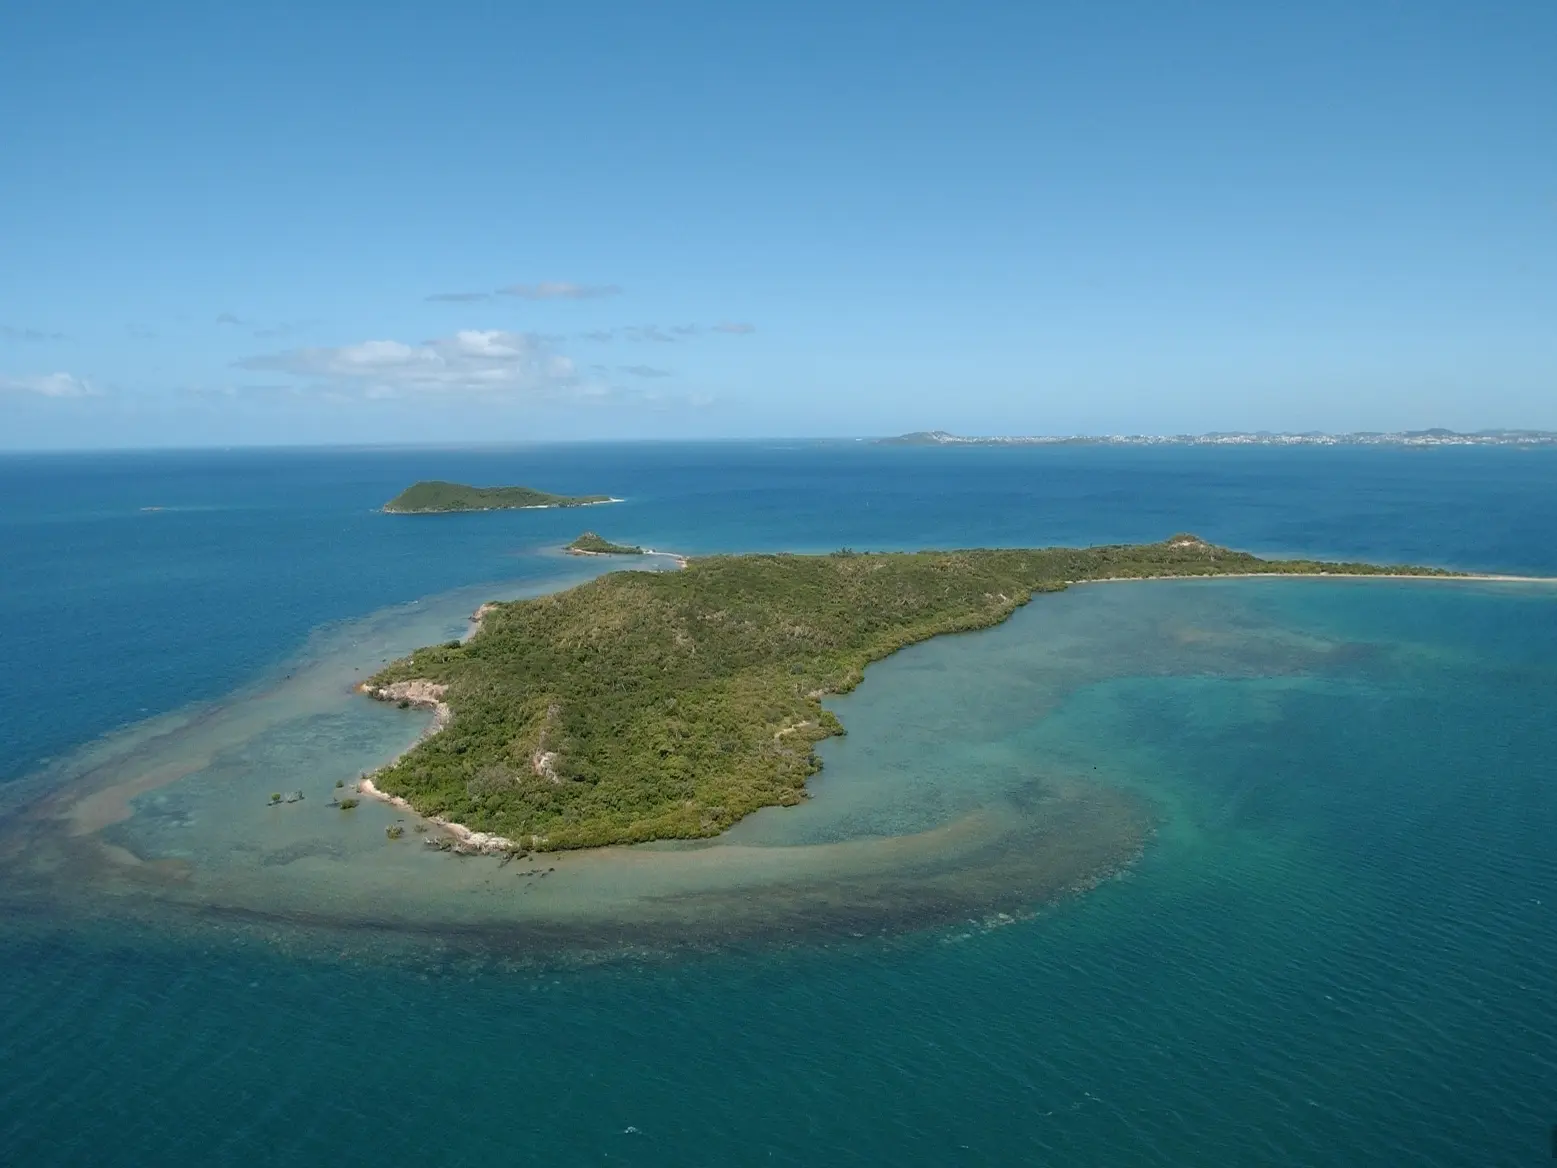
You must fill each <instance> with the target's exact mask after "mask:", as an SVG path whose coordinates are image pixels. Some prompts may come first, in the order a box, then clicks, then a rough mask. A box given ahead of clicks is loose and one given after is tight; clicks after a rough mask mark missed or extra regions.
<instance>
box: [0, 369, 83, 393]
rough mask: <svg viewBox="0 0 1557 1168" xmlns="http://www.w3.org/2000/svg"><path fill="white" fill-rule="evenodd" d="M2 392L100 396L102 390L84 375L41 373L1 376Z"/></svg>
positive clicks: (0, 391)
mask: <svg viewBox="0 0 1557 1168" xmlns="http://www.w3.org/2000/svg"><path fill="white" fill-rule="evenodd" d="M0 393H36V394H39V395H40V396H42V397H98V396H100V395H101V393H102V391H101V390H100V389H98V388H97V387H96V386H94V385H93V384H92V383H91V382H90V381H88V380H86V379H85V378H83V377H75V376H72V375H71V374H69V373H40V374H37V375H36V376H33V377H0Z"/></svg>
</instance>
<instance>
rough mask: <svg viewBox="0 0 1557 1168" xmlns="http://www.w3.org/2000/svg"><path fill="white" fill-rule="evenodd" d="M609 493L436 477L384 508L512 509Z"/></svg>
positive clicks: (585, 501)
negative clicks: (556, 490) (482, 483)
mask: <svg viewBox="0 0 1557 1168" xmlns="http://www.w3.org/2000/svg"><path fill="white" fill-rule="evenodd" d="M615 501H616V500H614V499H612V498H611V496H610V495H553V494H550V493H548V492H546V491H537V490H535V489H534V488H533V487H471V486H466V485H465V484H464V483H446V482H441V481H439V480H437V479H429V480H426V481H424V482H420V483H414V484H413V485H411V486H409V487H407V488H406V489H405V490H403V491H401V492H400V493H399V494H398V495H396V496H395V497H394V498H393V499H391V500H390V501H389V502H387V503H385V504H384V510H385V511H389V512H391V513H393V514H396V515H418V514H428V513H435V512H440V511H515V510H521V509H524V508H529V507H588V506H591V505H593V504H595V503H614V502H615Z"/></svg>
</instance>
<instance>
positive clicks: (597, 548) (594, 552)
mask: <svg viewBox="0 0 1557 1168" xmlns="http://www.w3.org/2000/svg"><path fill="white" fill-rule="evenodd" d="M566 550H568V551H570V552H572V553H573V554H574V555H576V556H641V555H643V549H642V548H641V547H637V546H636V545H632V544H625V543H612V542H611V541H610V540H608V539H606V538H604V537H603V536H599V535H596V534H595V533H594V532H593V531H586V532H585V533H584V534H583V535H581V536H579V537H578V538H577V539H575V540H574V541H573V542H572V543H570V544H569V545H568V546H567V549H566Z"/></svg>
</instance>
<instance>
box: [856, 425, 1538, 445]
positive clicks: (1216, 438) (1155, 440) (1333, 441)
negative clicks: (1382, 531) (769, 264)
mask: <svg viewBox="0 0 1557 1168" xmlns="http://www.w3.org/2000/svg"><path fill="white" fill-rule="evenodd" d="M876 445H877V446H1409V447H1424V446H1516V447H1532V446H1557V431H1553V430H1477V431H1475V432H1474V433H1469V434H1467V433H1461V432H1460V431H1457V430H1445V429H1441V428H1434V429H1430V430H1397V431H1382V430H1380V431H1374V430H1359V431H1355V432H1352V433H1347V434H1327V433H1321V432H1318V431H1305V432H1303V433H1297V434H1293V433H1273V432H1270V431H1266V430H1254V431H1243V430H1228V431H1217V432H1213V433H1209V434H1073V435H1045V434H1029V435H993V436H987V437H966V436H963V435H960V434H951V433H948V432H947V431H945V430H916V431H915V432H913V433H912V434H899V435H897V436H896V437H892V438H878V439H876Z"/></svg>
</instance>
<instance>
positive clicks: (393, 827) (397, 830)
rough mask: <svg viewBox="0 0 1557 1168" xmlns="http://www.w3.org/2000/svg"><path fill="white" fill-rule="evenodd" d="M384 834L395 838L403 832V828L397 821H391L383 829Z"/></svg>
mask: <svg viewBox="0 0 1557 1168" xmlns="http://www.w3.org/2000/svg"><path fill="white" fill-rule="evenodd" d="M384 834H385V835H386V836H388V837H389V838H390V839H392V840H397V839H399V838H400V837H401V836H403V835H404V834H405V828H404V827H402V826H401V825H400V824H398V823H391V824H390V825H389V826H388V827H386V828H385V829H384Z"/></svg>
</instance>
